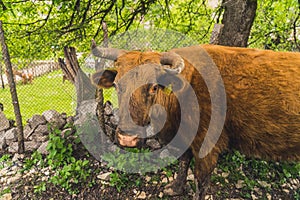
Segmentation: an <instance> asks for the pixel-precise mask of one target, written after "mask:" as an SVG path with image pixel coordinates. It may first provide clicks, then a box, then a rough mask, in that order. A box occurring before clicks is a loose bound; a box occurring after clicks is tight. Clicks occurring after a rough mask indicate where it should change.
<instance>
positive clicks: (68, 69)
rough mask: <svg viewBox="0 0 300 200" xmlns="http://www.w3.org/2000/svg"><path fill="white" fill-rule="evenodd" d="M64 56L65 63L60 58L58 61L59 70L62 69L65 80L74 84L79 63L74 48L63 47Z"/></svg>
mask: <svg viewBox="0 0 300 200" xmlns="http://www.w3.org/2000/svg"><path fill="white" fill-rule="evenodd" d="M64 55H65V60H66V63H65V62H64V60H63V59H62V58H59V59H58V63H59V66H60V68H61V69H62V71H63V73H64V75H65V76H66V78H67V79H68V80H69V81H71V83H73V84H74V83H75V77H76V75H77V72H78V69H79V63H78V60H77V56H76V50H75V48H74V47H64Z"/></svg>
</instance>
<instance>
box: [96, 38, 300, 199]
mask: <svg viewBox="0 0 300 200" xmlns="http://www.w3.org/2000/svg"><path fill="white" fill-rule="evenodd" d="M202 51H204V52H205V53H207V55H209V57H210V58H211V59H212V61H213V62H214V63H215V65H216V66H217V68H218V70H219V73H220V75H221V77H222V80H223V83H224V87H225V92H226V101H227V111H226V119H225V124H224V127H223V130H222V133H221V135H220V137H219V139H218V141H217V143H216V144H215V146H214V147H213V148H212V150H211V151H210V152H209V153H208V155H206V156H205V157H204V158H200V157H199V152H200V147H201V145H202V143H203V140H204V138H205V136H206V134H207V130H208V126H209V122H210V119H211V116H212V111H211V108H212V103H211V99H210V94H209V91H208V87H207V86H206V84H205V81H204V79H203V77H202V76H201V74H200V73H199V72H198V71H197V70H196V66H193V62H190V61H191V60H195V59H197V57H199V56H200V52H202ZM92 52H93V54H94V55H95V56H98V57H102V58H107V59H110V60H114V61H115V62H114V68H113V69H105V70H104V71H103V70H102V71H98V72H96V73H94V74H93V75H92V77H91V81H92V82H93V84H95V85H96V86H97V87H101V88H102V87H104V88H106V87H112V86H114V87H116V90H117V91H118V99H119V108H120V111H119V115H120V121H119V125H118V129H117V133H116V137H117V140H118V142H119V144H120V145H121V146H127V147H135V146H137V145H138V144H139V143H140V142H141V141H142V139H140V137H139V136H140V132H138V131H135V130H136V129H133V127H131V123H130V122H129V121H130V120H132V121H133V122H135V124H137V125H139V126H141V127H142V126H146V125H148V124H151V123H152V122H151V120H152V117H153V119H155V113H151V109H150V108H151V107H152V106H153V105H155V104H160V105H161V106H163V107H164V109H165V110H166V112H167V115H168V116H167V119H166V122H165V124H164V126H163V128H162V129H161V130H160V132H159V133H158V134H157V135H158V138H159V139H160V141H162V142H164V143H165V144H167V143H168V142H170V141H171V140H172V138H174V136H175V135H176V132H177V130H178V126H179V124H180V119H182V116H180V105H179V102H178V100H177V97H176V96H175V92H177V95H182V96H184V97H185V98H186V100H187V101H189V96H188V95H187V94H186V90H185V85H184V84H183V83H184V82H183V81H182V79H185V80H187V81H188V82H189V83H190V85H191V86H192V88H193V90H194V92H195V94H196V95H197V98H198V104H199V105H198V106H199V108H200V110H201V115H200V123H199V126H198V132H197V134H196V136H195V138H187V137H189V133H186V135H181V137H182V143H184V142H186V141H188V140H190V139H192V140H193V142H192V143H191V145H190V148H189V149H188V150H187V151H186V152H185V153H184V154H183V155H182V157H181V158H180V160H181V162H180V165H181V170H180V172H178V176H177V179H175V180H174V182H173V183H172V184H170V185H168V186H167V188H166V191H168V194H170V195H176V194H179V193H180V192H182V191H183V186H184V185H185V181H186V172H187V168H188V166H189V163H190V160H191V158H192V157H194V158H195V169H194V173H195V178H196V183H197V185H198V187H197V192H196V194H195V197H196V198H199V199H203V198H204V196H205V192H206V188H207V186H208V183H209V180H210V174H211V172H212V171H213V169H214V168H215V166H216V164H217V160H218V157H219V155H220V153H222V152H224V151H226V150H229V149H237V150H239V151H240V152H242V153H243V154H245V155H246V156H249V157H255V158H261V159H267V160H275V161H299V160H300V53H293V52H274V51H270V50H257V49H250V48H237V47H225V46H217V45H200V46H191V47H185V48H179V49H173V50H171V51H169V52H164V53H159V52H138V51H126V50H122V49H112V48H99V47H97V46H96V44H95V43H94V42H93V43H92ZM203 62H204V61H203ZM199 63H201V60H200V62H199ZM199 63H197V64H199ZM137 67H138V68H137ZM203 67H205V64H204V65H203ZM135 68H137V70H136V72H135V73H134V74H133V75H132V76H131V79H132V80H134V81H128V82H127V83H126V82H125V83H123V84H121V83H120V82H121V81H120V80H121V79H122V77H124V76H125V74H126V73H128V72H129V71H130V70H133V69H135ZM155 69H163V72H162V73H161V74H157V73H156V72H155ZM149 74H152V76H151V77H152V79H151V82H150V83H147V84H144V85H142V86H140V87H137V89H135V90H133V88H135V87H136V86H137V84H138V83H140V82H141V81H143V80H145V79H148V78H149ZM161 76H164V77H169V78H173V80H177V82H174V83H173V84H174V85H175V86H176V87H177V89H175V90H176V91H175V90H174V89H173V91H172V92H171V93H166V92H165V90H164V89H165V87H164V86H163V85H160V84H159V83H158V80H161ZM212 76H213V75H212ZM155 81H156V82H155ZM216 84H218V83H216ZM131 90H133V92H132V94H129V95H131V96H130V100H129V104H128V107H129V111H130V118H131V119H128V117H127V116H128V115H126V114H125V108H124V105H125V104H124V103H123V102H124V101H126V100H125V96H126V95H127V96H128V93H129V92H130V91H131ZM191 106H193V105H191ZM150 115H151V118H150V117H149V116H150ZM124 116H125V117H124ZM183 117H184V116H183ZM192 119H193V118H191V119H190V120H185V119H183V121H182V122H181V123H185V124H186V125H187V126H189V123H190V125H192V123H194V121H193V120H192Z"/></svg>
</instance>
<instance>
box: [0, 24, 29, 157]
mask: <svg viewBox="0 0 300 200" xmlns="http://www.w3.org/2000/svg"><path fill="white" fill-rule="evenodd" d="M0 42H1V46H2V55H3V58H4V63H5V65H6V70H7V71H8V77H7V79H8V83H9V87H10V93H11V97H12V101H13V102H12V104H13V107H14V112H15V117H16V122H17V130H18V153H24V151H25V146H24V135H23V125H22V116H21V112H20V106H19V100H18V95H17V90H16V84H15V80H14V78H13V71H12V65H11V62H10V56H9V52H8V49H7V45H6V43H5V37H4V31H3V28H2V21H1V20H0Z"/></svg>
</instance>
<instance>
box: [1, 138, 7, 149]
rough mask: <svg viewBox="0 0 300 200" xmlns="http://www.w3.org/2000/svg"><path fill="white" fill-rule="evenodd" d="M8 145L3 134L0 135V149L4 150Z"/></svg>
mask: <svg viewBox="0 0 300 200" xmlns="http://www.w3.org/2000/svg"><path fill="white" fill-rule="evenodd" d="M7 147H8V144H7V142H6V139H5V137H4V136H2V137H1V136H0V150H5V149H6V148H7Z"/></svg>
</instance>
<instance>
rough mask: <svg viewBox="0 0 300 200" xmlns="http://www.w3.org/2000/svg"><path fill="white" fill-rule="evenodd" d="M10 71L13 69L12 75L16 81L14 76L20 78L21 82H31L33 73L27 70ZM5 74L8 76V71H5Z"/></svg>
mask: <svg viewBox="0 0 300 200" xmlns="http://www.w3.org/2000/svg"><path fill="white" fill-rule="evenodd" d="M12 71H13V77H14V80H15V81H16V76H19V77H20V78H21V79H22V83H23V84H27V83H32V80H33V74H31V73H28V72H20V71H18V70H15V69H12ZM6 76H8V71H6Z"/></svg>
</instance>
